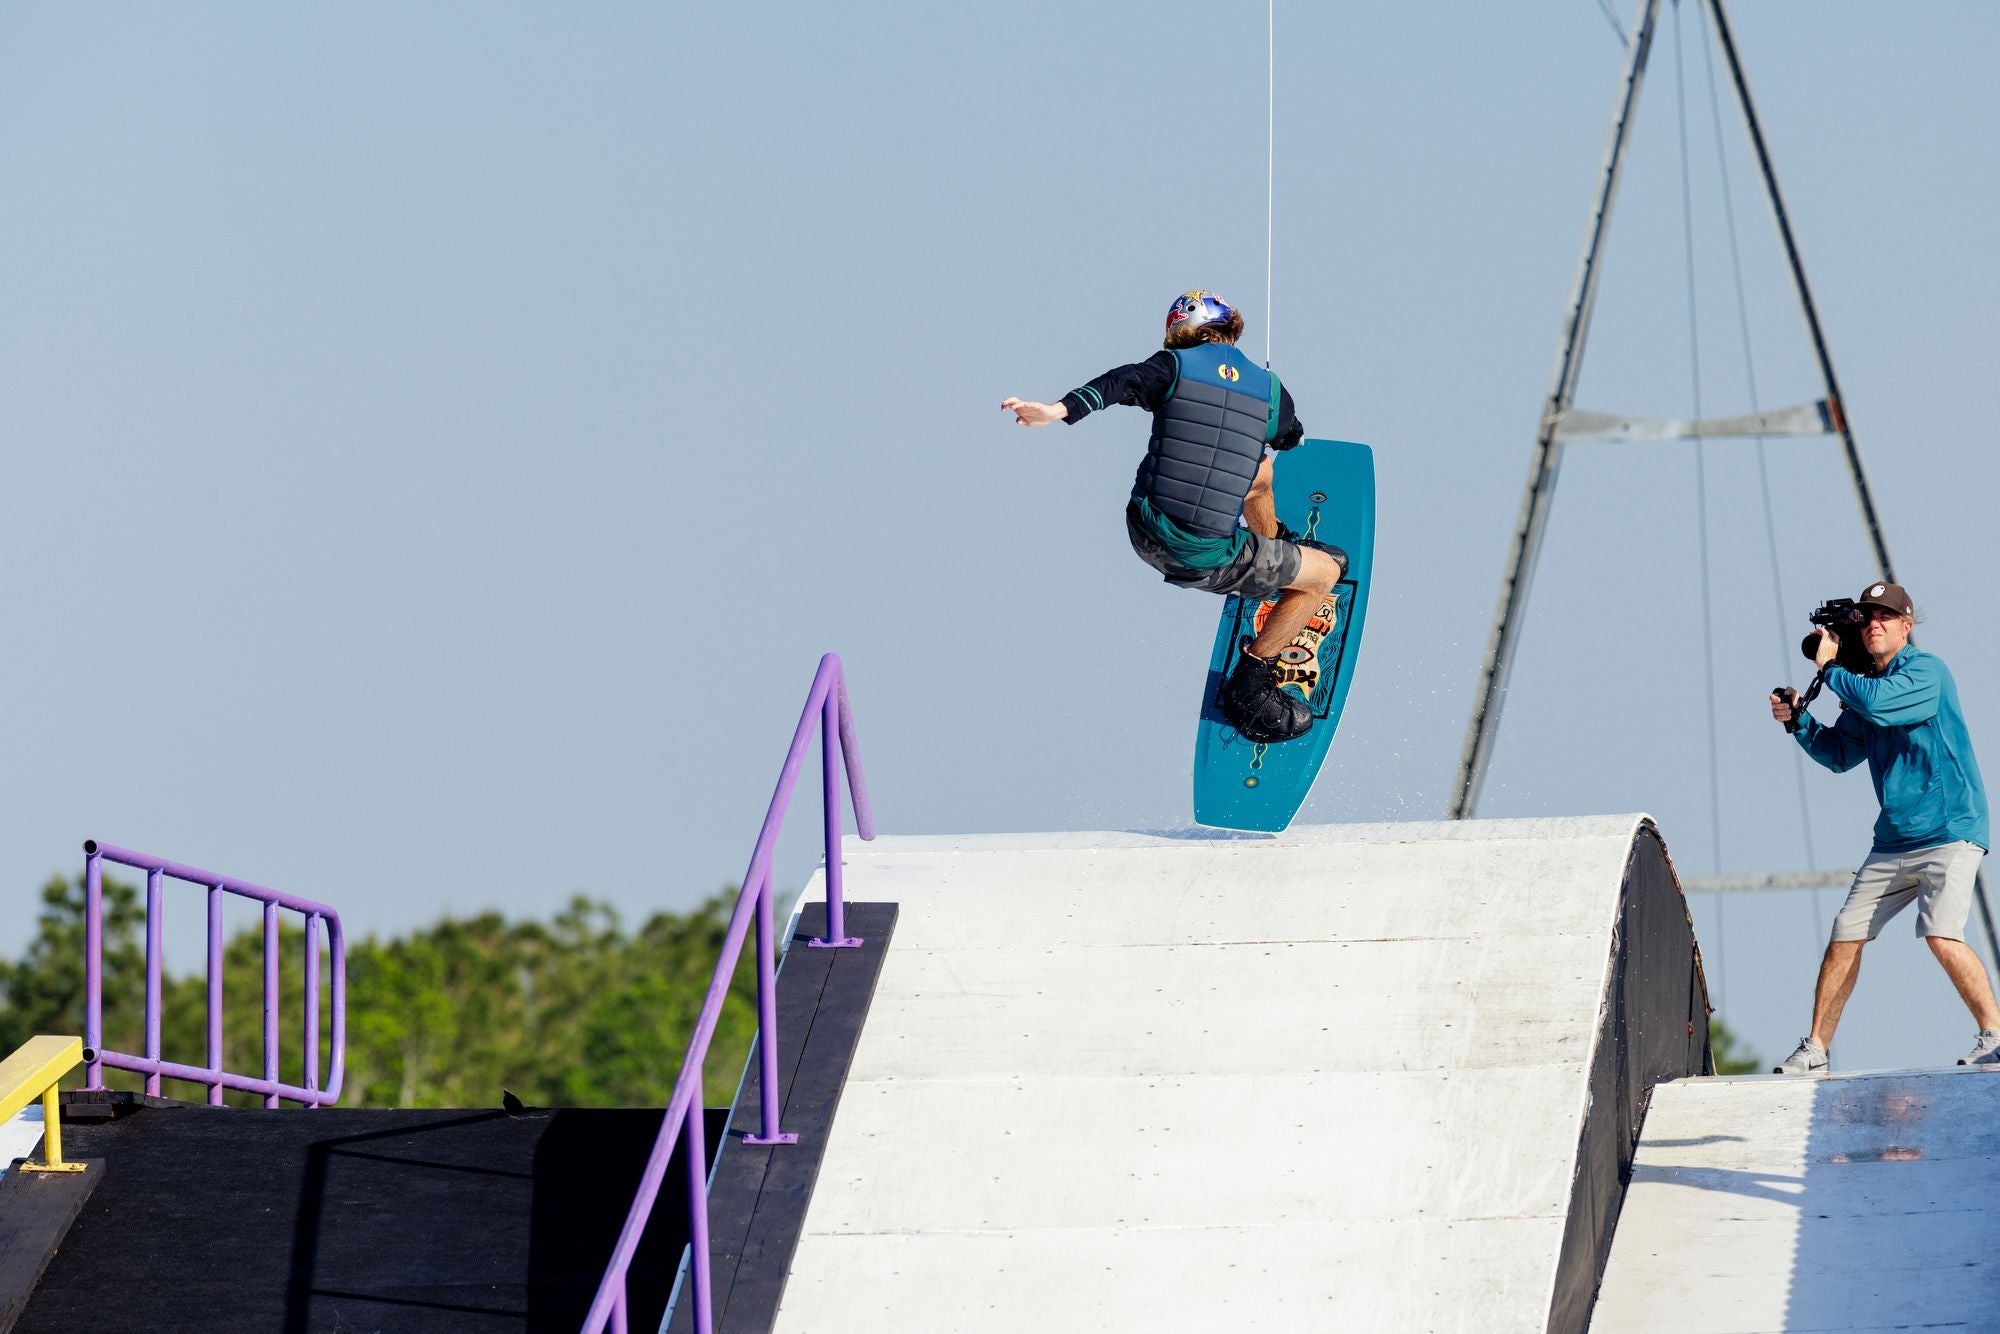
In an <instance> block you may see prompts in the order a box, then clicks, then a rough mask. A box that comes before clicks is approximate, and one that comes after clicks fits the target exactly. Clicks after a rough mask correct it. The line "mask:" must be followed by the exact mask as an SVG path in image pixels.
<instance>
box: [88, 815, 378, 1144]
mask: <svg viewBox="0 0 2000 1334" xmlns="http://www.w3.org/2000/svg"><path fill="white" fill-rule="evenodd" d="M83 857H84V871H83V881H84V925H83V954H84V965H83V968H84V1002H83V1004H84V1011H83V1059H84V1063H85V1064H84V1075H85V1078H84V1087H85V1088H87V1089H101V1088H103V1087H104V1071H103V1068H104V1067H105V1066H107V1065H108V1066H110V1067H112V1068H113V1069H114V1070H132V1071H136V1072H137V1073H139V1074H142V1075H144V1076H146V1092H148V1093H151V1094H158V1093H159V1091H160V1080H161V1078H162V1077H164V1078H167V1079H181V1080H186V1081H188V1082H190V1083H195V1084H203V1085H206V1086H207V1088H208V1100H209V1102H210V1103H212V1104H214V1105H215V1106H218V1107H219V1106H221V1105H222V1091H223V1090H224V1089H237V1090H240V1091H241V1092H244V1093H261V1094H263V1095H264V1105H265V1106H266V1107H276V1106H278V1104H279V1101H280V1100H281V1099H282V1100H284V1101H289V1102H298V1103H304V1104H305V1105H306V1106H308V1107H324V1106H326V1105H327V1104H329V1103H333V1102H338V1101H339V1100H340V1081H341V1076H342V1074H343V1073H344V1072H345V1070H346V1066H347V938H346V937H345V936H344V935H343V934H342V932H341V929H340V914H339V913H337V912H335V911H334V910H333V909H331V908H329V907H327V906H326V905H325V904H324V903H314V902H313V901H312V900H311V899H302V898H299V897H298V896H297V895H294V894H284V893H280V892H279V891H278V890H275V889H265V888H264V887H263V886H262V885H253V884H251V883H249V882H248V881H246V880H237V879H234V878H233V877H230V876H226V875H217V874H215V873H214V872H213V871H203V870H198V869H196V868H195V867H192V866H183V865H181V864H180V863H179V862H170V861H168V860H166V859H165V858H163V857H153V856H149V855H147V854H146V853H143V852H133V851H131V850H129V849H127V848H115V847H113V846H111V845H110V844H109V843H99V842H97V841H96V840H95V839H91V840H88V841H86V842H85V843H84V845H83ZM104 862H116V863H117V864H118V865H120V866H129V867H131V868H132V869H133V870H135V871H144V872H145V873H146V1051H145V1054H144V1055H142V1056H134V1055H132V1054H131V1053H130V1052H119V1051H106V1050H105V1049H104V876H103V863H104ZM168 878H171V879H174V880H184V881H187V882H188V883H190V884H196V885H200V886H202V887H203V888H204V889H206V890H207V891H208V1064H207V1066H205V1067H204V1066H196V1065H181V1064H179V1063H178V1062H175V1061H167V1060H162V1059H161V1058H160V927H161V924H162V922H163V921H164V919H165V917H166V902H165V899H164V897H163V895H162V893H161V890H162V881H163V880H164V879H168ZM224 894H235V895H239V896H240V897H242V898H246V899H254V900H256V901H257V902H259V903H261V904H263V905H264V1074H263V1077H262V1078H261V1079H260V1078H256V1077H253V1076H250V1075H240V1074H235V1073H233V1072H231V1071H228V1070H225V1069H223V1067H222V944H223V940H222V896H223V895H224ZM280 908H287V909H290V910H291V911H293V912H296V913H302V914H304V916H305V919H306V929H305V937H306V939H305V947H306V957H305V1029H304V1036H305V1062H304V1075H303V1078H304V1079H305V1083H304V1084H303V1085H298V1084H286V1083H283V1082H281V1081H280V1080H279V1079H278V910H279V909H280ZM322 920H324V921H325V923H326V927H327V947H328V951H329V953H330V954H331V956H332V961H333V979H332V980H333V1032H332V1035H331V1037H332V1041H331V1042H330V1043H329V1047H330V1051H329V1053H328V1061H327V1076H326V1087H325V1088H324V1089H322V1088H320V1087H319V924H320V922H321V921H322Z"/></svg>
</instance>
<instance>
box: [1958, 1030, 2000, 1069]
mask: <svg viewBox="0 0 2000 1334" xmlns="http://www.w3.org/2000/svg"><path fill="white" fill-rule="evenodd" d="M1958 1063H1959V1064H1960V1065H2000V1033H1995V1032H1994V1031H1993V1030H1992V1029H1990V1028H1982V1029H1980V1030H1979V1037H1978V1038H1977V1039H1976V1040H1975V1041H1974V1042H1973V1044H1972V1050H1971V1051H1969V1052H1967V1053H1966V1054H1965V1055H1963V1056H1961V1057H1959V1058H1958Z"/></svg>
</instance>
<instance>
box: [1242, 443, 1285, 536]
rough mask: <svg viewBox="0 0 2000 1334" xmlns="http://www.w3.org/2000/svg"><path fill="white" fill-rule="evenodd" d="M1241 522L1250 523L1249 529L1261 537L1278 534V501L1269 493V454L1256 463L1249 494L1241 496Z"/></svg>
mask: <svg viewBox="0 0 2000 1334" xmlns="http://www.w3.org/2000/svg"><path fill="white" fill-rule="evenodd" d="M1243 522H1244V523H1246V524H1248V525H1250V531H1251V532H1253V533H1256V534H1258V535H1259V536H1261V537H1276V536H1277V535H1278V502H1277V501H1276V500H1275V499H1274V498H1273V497H1272V495H1271V456H1270V455H1268V454H1266V455H1265V456H1264V461H1263V462H1262V463H1260V464H1258V465H1257V476H1256V477H1255V478H1254V479H1252V481H1251V483H1250V494H1249V495H1247V496H1245V497H1243Z"/></svg>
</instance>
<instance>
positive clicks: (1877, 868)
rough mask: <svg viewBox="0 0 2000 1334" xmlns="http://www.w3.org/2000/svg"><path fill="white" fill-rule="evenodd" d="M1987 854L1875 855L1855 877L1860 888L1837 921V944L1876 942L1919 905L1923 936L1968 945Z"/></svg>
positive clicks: (1957, 848)
mask: <svg viewBox="0 0 2000 1334" xmlns="http://www.w3.org/2000/svg"><path fill="white" fill-rule="evenodd" d="M1985 855H1986V850H1985V849H1984V848H1981V847H1980V846H1979V845H1978V844H1977V843H1965V842H1958V843H1940V844H1938V845H1937V846H1936V847H1934V848H1918V849H1916V850H1915V851H1914V852H1874V853H1870V854H1869V856H1868V860H1867V861H1865V862H1863V863H1861V869H1860V870H1858V871H1856V872H1855V873H1854V887H1853V888H1852V889H1849V890H1848V891H1847V902H1846V903H1843V904H1842V905H1841V906H1840V915H1839V916H1838V917H1835V918H1834V919H1833V938H1834V939H1835V940H1873V939H1875V937H1876V936H1878V935H1880V934H1881V932H1882V928H1883V927H1885V926H1887V925H1889V919H1890V918H1892V917H1894V916H1895V915H1896V914H1897V913H1899V912H1901V911H1903V909H1905V908H1907V907H1909V906H1910V903H1911V901H1912V900H1914V901H1915V902H1916V904H1917V934H1918V935H1919V936H1937V937H1939V938H1940V939H1943V940H1964V939H1965V919H1966V918H1967V917H1968V916H1970V915H1971V913H1972V883H1973V880H1974V879H1975V878H1976V877H1977V876H1978V875H1979V862H1980V859H1981V858H1983V857H1984V856H1985Z"/></svg>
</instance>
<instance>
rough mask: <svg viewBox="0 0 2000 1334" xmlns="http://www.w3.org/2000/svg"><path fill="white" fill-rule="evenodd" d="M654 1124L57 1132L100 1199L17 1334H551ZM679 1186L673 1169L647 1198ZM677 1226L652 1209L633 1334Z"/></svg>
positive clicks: (716, 1120)
mask: <svg viewBox="0 0 2000 1334" xmlns="http://www.w3.org/2000/svg"><path fill="white" fill-rule="evenodd" d="M724 1115H726V1114H725V1113H721V1112H711V1113H710V1114H709V1122H710V1131H711V1143H712V1142H713V1138H714V1134H715V1133H717V1132H719V1131H720V1129H721V1120H722V1117H723V1116H724ZM660 1117H661V1112H660V1110H659V1109H657V1108H649V1109H631V1110H625V1109H594V1108H578V1109H566V1110H530V1111H528V1112H527V1113H525V1114H524V1115H521V1116H508V1115H506V1114H505V1113H503V1112H498V1111H387V1110H384V1111H364V1110H341V1109H338V1108H334V1109H329V1110H324V1111H304V1110H298V1109H289V1110H283V1111H268V1112H267V1111H263V1110H261V1109H257V1110H249V1109H234V1108H221V1107H206V1106H192V1105H181V1106H166V1107H157V1106H156V1107H146V1108H143V1109H140V1110H137V1111H134V1112H133V1113H132V1114H130V1115H127V1116H124V1117H121V1118H119V1119H117V1120H114V1121H105V1122H101V1123H98V1124H87V1123H76V1124H74V1125H71V1126H66V1127H65V1133H64V1139H65V1142H66V1144H65V1147H72V1146H73V1147H72V1152H73V1153H75V1154H76V1155H77V1156H79V1157H81V1156H84V1155H88V1156H90V1157H92V1158H102V1159H104V1160H105V1161H106V1164H107V1170H106V1172H105V1177H104V1184H103V1185H102V1186H101V1187H99V1189H98V1190H97V1191H96V1193H95V1194H93V1195H92V1197H91V1199H90V1201H89V1202H88V1204H87V1205H86V1206H85V1208H84V1210H83V1212H82V1214H81V1215H80V1216H79V1217H78V1219H77V1221H76V1223H75V1225H74V1226H73V1227H72V1228H71V1229H70V1233H69V1236H68V1238H67V1239H66V1240H65V1241H64V1243H63V1245H62V1248H61V1250H60V1251H59V1252H58V1253H57V1254H56V1257H55V1259H54V1261H52V1262H51V1263H50V1265H49V1267H48V1271H47V1273H46V1274H45V1275H44V1276H43V1279H42V1283H41V1285H40V1287H39V1288H38V1289H37V1290H36V1292H35V1294H34V1296H33V1298H32V1299H31V1300H30V1302H29V1304H28V1309H27V1311H26V1312H25V1313H24V1315H23V1317H22V1319H21V1321H20V1323H19V1324H18V1325H17V1327H16V1328H17V1330H19V1331H21V1332H22V1334H28V1332H29V1331H33V1332H34V1334H58V1332H60V1334H70V1332H71V1331H75V1330H80V1329H93V1328H101V1327H104V1326H105V1325H106V1324H107V1322H108V1323H109V1324H110V1325H112V1326H115V1327H118V1328H129V1329H145V1330H149V1331H183V1330H185V1331H195V1330H201V1331H215V1330H257V1331H284V1332H285V1334H299V1332H302V1331H321V1330H327V1331H331V1330H342V1331H359V1330H382V1331H398V1330H422V1331H437V1332H439V1334H454V1332H456V1331H468V1332H471V1331H478V1332H480V1334H484V1332H485V1331H501V1330H509V1331H513V1330H551V1331H554V1330H561V1331H565V1334H568V1332H569V1331H574V1330H575V1329H577V1328H578V1327H579V1326H580V1325H581V1324H582V1321H583V1316H584V1313H585V1311H586V1310H587V1309H588V1307H589V1304H590V1299H591V1296H592V1294H593V1293H594V1292H595V1291H596V1288H597V1283H598V1279H599V1277H600V1276H601V1274H602V1272H603V1268H604V1264H605V1262H606V1260H607V1259H608V1257H609V1255H610V1252H611V1247H612V1244H613V1242H614V1241H615V1239H616V1237H617V1235H618V1230H619V1228H620V1226H621V1225H622V1224H623V1222H624V1218H625V1212H626V1210H627V1208H628V1207H629V1206H630V1204H631V1201H632V1192H633V1190H634V1189H635V1187H636V1186H637V1184H638V1180H639V1176H640V1173H641V1172H642V1171H643V1169H644V1165H645V1161H646V1157H647V1155H648V1154H649V1153H650V1151H651V1149H652V1145H653V1142H654V1138H655V1135H656V1134H657V1132H658V1129H659V1124H660ZM686 1179H687V1178H686V1175H685V1172H684V1170H683V1168H682V1166H681V1165H680V1163H678V1162H677V1163H676V1164H675V1165H674V1167H673V1169H672V1171H671V1172H670V1173H669V1174H668V1178H667V1182H666V1184H665V1186H664V1187H663V1188H662V1191H661V1194H662V1198H663V1199H672V1200H684V1199H685V1198H686V1189H687V1188H686ZM684 1227H685V1214H684V1213H683V1212H682V1211H680V1210H677V1209H670V1210H664V1211H662V1214H661V1216H660V1225H658V1226H655V1227H654V1228H651V1229H649V1231H648V1235H647V1236H646V1238H645V1240H644V1241H643V1242H642V1244H641V1248H640V1252H639V1256H638V1261H637V1263H635V1265H634V1266H633V1287H632V1315H633V1328H635V1329H651V1328H657V1324H658V1321H659V1320H660V1318H661V1315H662V1314H663V1313H664V1311H665V1309H666V1301H667V1295H668V1288H669V1285H670V1284H671V1282H672V1279H673V1272H674V1267H675V1264H676V1262H677V1260H678V1257H679V1255H680V1252H681V1251H682V1249H683V1248H684V1247H685V1245H686V1236H685V1232H684V1230H683V1229H684ZM648 1320H650V1321H651V1322H652V1323H650V1324H648V1323H646V1322H647V1321H648Z"/></svg>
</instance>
